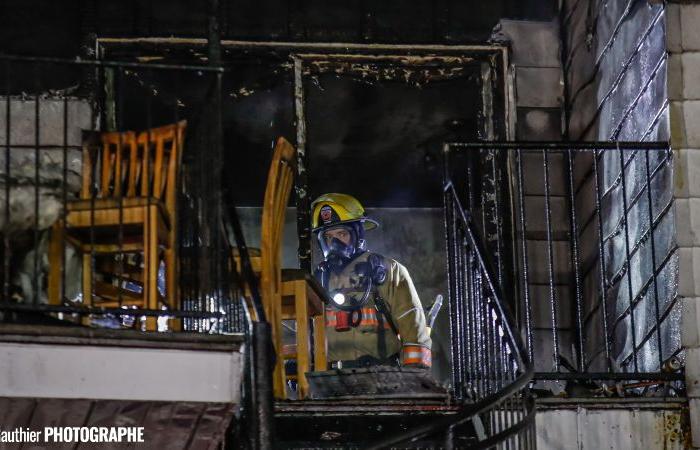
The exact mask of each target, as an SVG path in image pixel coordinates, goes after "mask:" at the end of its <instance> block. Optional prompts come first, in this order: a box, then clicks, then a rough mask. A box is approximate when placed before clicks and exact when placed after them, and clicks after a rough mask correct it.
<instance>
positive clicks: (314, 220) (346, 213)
mask: <svg viewBox="0 0 700 450" xmlns="http://www.w3.org/2000/svg"><path fill="white" fill-rule="evenodd" d="M352 222H360V223H361V224H362V228H363V229H365V230H372V229H374V228H377V227H378V226H379V223H378V222H377V221H376V220H373V219H370V218H369V217H366V216H365V209H364V208H363V207H362V204H361V203H360V202H359V201H358V200H357V199H356V198H355V197H353V196H351V195H347V194H338V193H330V194H323V195H321V196H319V197H318V198H317V199H316V200H314V201H313V202H312V203H311V224H312V229H313V230H312V231H313V232H314V233H315V232H318V231H320V230H322V229H324V228H329V227H333V226H336V225H342V224H345V223H352Z"/></svg>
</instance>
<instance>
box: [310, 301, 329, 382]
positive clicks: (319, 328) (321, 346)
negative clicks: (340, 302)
mask: <svg viewBox="0 0 700 450" xmlns="http://www.w3.org/2000/svg"><path fill="white" fill-rule="evenodd" d="M313 320H314V370H315V371H317V372H322V371H324V370H328V357H327V356H326V355H327V353H326V345H327V344H326V318H325V317H324V314H323V312H322V313H321V314H320V315H318V316H314V319H313Z"/></svg>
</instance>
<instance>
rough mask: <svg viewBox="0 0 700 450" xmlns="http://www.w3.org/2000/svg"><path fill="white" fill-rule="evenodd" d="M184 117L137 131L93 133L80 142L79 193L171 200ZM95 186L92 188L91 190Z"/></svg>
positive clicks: (96, 195)
mask: <svg viewBox="0 0 700 450" xmlns="http://www.w3.org/2000/svg"><path fill="white" fill-rule="evenodd" d="M186 126H187V122H186V121H184V120H183V121H180V122H178V123H175V124H171V125H165V126H162V127H157V128H151V129H149V130H144V131H141V132H139V133H135V132H133V131H121V132H118V131H115V132H104V133H93V134H91V135H90V136H88V138H87V139H85V141H84V143H83V163H82V167H83V177H82V178H83V180H82V181H83V183H82V189H81V192H80V197H81V198H83V199H88V198H91V197H92V196H93V195H94V196H95V197H96V198H116V197H120V196H121V197H154V198H157V199H161V200H165V202H166V205H169V204H170V203H171V202H174V201H175V196H176V192H177V191H176V186H175V183H176V182H177V173H178V170H179V166H180V159H181V155H182V148H183V145H184V139H185V127H186ZM95 189H96V192H94V190H95Z"/></svg>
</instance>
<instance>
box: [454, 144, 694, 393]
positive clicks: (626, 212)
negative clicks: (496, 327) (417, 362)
mask: <svg viewBox="0 0 700 450" xmlns="http://www.w3.org/2000/svg"><path fill="white" fill-rule="evenodd" d="M450 149H451V150H452V151H453V153H455V154H454V155H453V157H454V159H456V160H458V161H459V164H462V166H460V167H461V168H462V169H463V171H464V173H468V174H472V176H467V177H465V180H464V183H463V184H462V185H460V186H459V187H460V188H461V190H460V191H459V195H460V196H461V198H464V199H465V202H466V205H467V206H466V210H467V211H468V212H469V213H470V214H471V215H472V217H473V218H474V222H475V223H476V224H478V225H479V228H480V229H482V230H485V236H486V242H485V245H486V248H487V253H488V254H489V259H490V260H491V261H492V263H493V264H494V266H495V267H496V269H494V270H495V272H496V276H497V282H498V283H499V284H500V286H501V289H502V290H503V291H504V292H505V293H506V294H507V296H506V299H507V302H508V303H509V304H510V306H511V307H512V308H513V310H514V311H515V312H516V315H517V322H518V324H519V327H520V331H521V334H522V336H523V339H524V340H525V342H526V346H527V355H528V359H529V360H531V361H532V364H533V366H534V369H535V377H534V378H535V379H536V380H538V381H537V383H536V384H535V387H537V388H541V389H543V390H549V391H551V392H554V393H559V392H561V391H563V390H567V391H571V392H569V394H571V395H577V394H576V393H575V392H574V391H575V386H576V385H578V386H582V389H583V390H584V391H585V392H579V394H580V395H593V396H595V395H608V396H610V395H625V393H628V394H629V393H632V394H634V395H644V394H649V393H651V392H658V391H661V392H666V393H670V394H674V393H677V391H679V390H682V389H683V384H682V379H683V374H682V365H683V354H682V350H681V347H680V302H679V296H678V291H677V281H678V280H677V277H678V275H677V270H676V268H677V264H678V262H677V260H678V257H679V256H678V252H677V245H676V242H675V229H674V227H675V224H674V222H673V214H672V207H673V184H672V183H673V181H672V180H673V178H672V170H673V154H672V152H671V151H670V149H669V147H668V144H667V143H654V142H624V143H623V142H620V143H614V142H549V143H537V142H509V143H483V142H482V143H457V144H453V145H451V146H450ZM493 174H495V177H494V175H493ZM480 176H481V177H482V178H479V177H480ZM483 179H486V180H487V181H488V180H490V179H493V180H495V181H493V182H492V183H490V184H489V183H488V182H486V181H483ZM491 187H492V188H491ZM468 322H469V321H468ZM472 326H473V325H470V324H469V323H467V324H466V327H467V328H470V327H472ZM564 382H566V383H564ZM571 389H574V391H572V390H571Z"/></svg>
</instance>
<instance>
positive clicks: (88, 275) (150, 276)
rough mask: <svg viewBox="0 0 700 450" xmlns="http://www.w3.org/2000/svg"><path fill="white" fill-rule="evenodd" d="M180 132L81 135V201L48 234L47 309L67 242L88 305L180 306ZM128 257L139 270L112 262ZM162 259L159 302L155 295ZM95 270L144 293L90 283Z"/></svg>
mask: <svg viewBox="0 0 700 450" xmlns="http://www.w3.org/2000/svg"><path fill="white" fill-rule="evenodd" d="M185 127H186V122H185V121H181V122H178V123H176V124H172V125H166V126H162V127H158V128H153V129H150V130H146V131H142V132H140V133H138V134H137V133H134V132H131V131H126V132H105V133H91V134H89V135H86V139H84V143H83V161H82V188H81V191H80V199H78V200H74V201H69V202H68V203H67V204H66V205H65V208H66V217H65V223H64V222H63V221H62V220H61V221H58V222H57V223H56V224H55V225H54V226H53V229H52V233H51V240H50V243H49V262H50V269H49V283H48V285H49V286H48V291H49V292H48V294H49V303H50V304H56V305H57V304H60V303H61V302H62V299H61V265H62V263H63V254H64V250H65V249H64V245H65V242H69V243H71V244H72V245H73V246H75V247H76V248H77V250H78V251H79V253H80V254H81V255H82V261H83V263H82V266H83V277H82V296H83V303H84V304H85V305H86V306H102V307H118V306H121V305H133V306H136V307H140V308H145V309H160V307H161V306H162V305H164V306H166V307H168V308H177V307H178V303H179V302H178V293H177V273H178V269H177V201H176V200H177V180H178V172H179V168H180V160H181V155H182V149H183V144H184V132H185ZM128 253H140V254H142V255H143V267H140V266H137V265H134V264H128V263H127V262H126V261H124V259H122V262H118V261H117V260H116V259H115V255H116V254H121V255H122V258H124V255H125V254H128ZM93 257H94V258H93ZM98 258H99V259H100V260H99V261H98ZM161 260H162V261H163V262H164V265H165V278H166V282H165V295H164V296H163V295H161V293H160V292H159V291H158V270H159V267H160V263H161ZM93 270H94V271H95V272H99V273H102V274H104V275H107V276H111V277H112V278H118V279H121V281H129V282H131V283H134V284H137V285H140V286H141V287H142V292H141V293H138V292H133V291H131V290H127V289H124V288H122V287H121V286H115V285H113V284H110V283H105V282H103V281H99V280H95V278H94V277H93ZM119 272H122V273H121V274H119ZM156 328H157V326H156V318H155V317H153V316H149V317H147V319H146V329H147V330H156Z"/></svg>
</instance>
